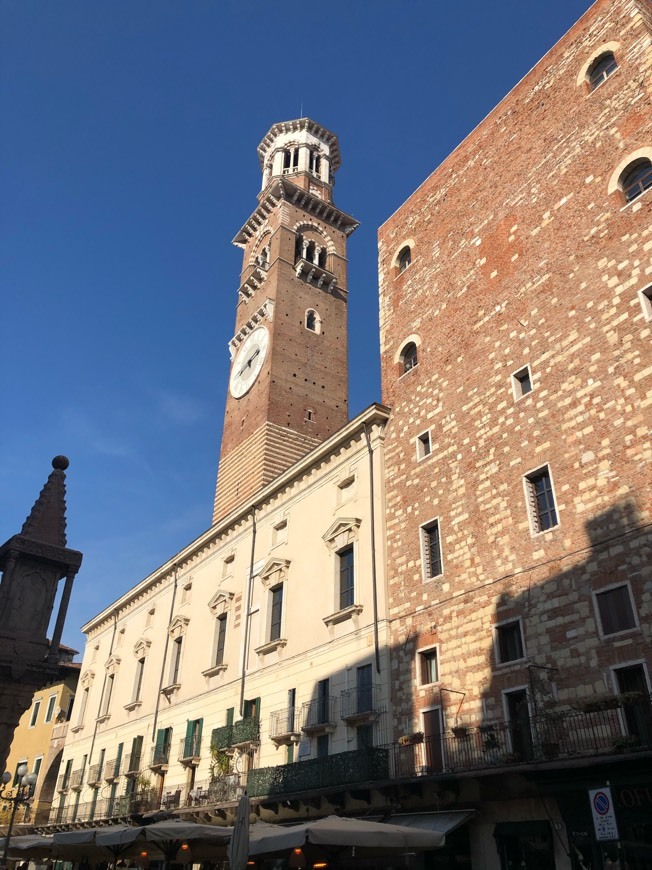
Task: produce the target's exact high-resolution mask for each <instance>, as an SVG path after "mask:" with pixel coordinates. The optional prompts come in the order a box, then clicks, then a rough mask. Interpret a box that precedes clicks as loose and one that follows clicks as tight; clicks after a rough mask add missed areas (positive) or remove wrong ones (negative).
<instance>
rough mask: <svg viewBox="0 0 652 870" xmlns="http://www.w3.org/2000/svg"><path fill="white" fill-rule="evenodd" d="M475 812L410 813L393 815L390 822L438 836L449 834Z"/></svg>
mask: <svg viewBox="0 0 652 870" xmlns="http://www.w3.org/2000/svg"><path fill="white" fill-rule="evenodd" d="M474 813H475V810H450V811H449V812H440V813H412V814H409V815H408V814H406V815H403V814H401V813H398V814H397V815H393V816H392V817H391V819H390V822H391V823H392V824H394V825H404V826H405V827H406V828H421V829H422V830H424V831H435V832H436V833H439V834H450V832H451V831H454V830H455V828H459V826H460V825H463V824H464V823H465V822H468V820H469V819H470V818H471V816H472V815H474Z"/></svg>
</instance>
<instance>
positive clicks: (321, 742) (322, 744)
mask: <svg viewBox="0 0 652 870" xmlns="http://www.w3.org/2000/svg"><path fill="white" fill-rule="evenodd" d="M329 737H330V735H329V734H320V735H319V737H318V738H317V758H328V749H329V746H328V743H329Z"/></svg>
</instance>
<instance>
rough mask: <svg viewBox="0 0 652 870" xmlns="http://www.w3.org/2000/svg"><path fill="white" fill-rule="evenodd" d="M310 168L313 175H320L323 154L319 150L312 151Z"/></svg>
mask: <svg viewBox="0 0 652 870" xmlns="http://www.w3.org/2000/svg"><path fill="white" fill-rule="evenodd" d="M308 168H309V170H310V172H311V173H312V174H313V175H316V176H319V170H320V169H321V156H320V155H319V153H318V152H317V151H311V152H310V158H309V163H308Z"/></svg>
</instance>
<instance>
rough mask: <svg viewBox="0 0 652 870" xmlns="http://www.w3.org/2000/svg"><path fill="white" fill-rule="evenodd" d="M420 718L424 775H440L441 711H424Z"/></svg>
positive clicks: (442, 764) (441, 758)
mask: <svg viewBox="0 0 652 870" xmlns="http://www.w3.org/2000/svg"><path fill="white" fill-rule="evenodd" d="M422 716H423V749H424V755H425V762H426V764H425V767H426V773H441V772H442V770H443V769H444V758H443V753H442V747H441V735H442V727H441V710H426V712H425V713H423V714H422Z"/></svg>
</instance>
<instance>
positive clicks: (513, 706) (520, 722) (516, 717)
mask: <svg viewBox="0 0 652 870" xmlns="http://www.w3.org/2000/svg"><path fill="white" fill-rule="evenodd" d="M505 701H506V704H507V719H508V721H509V735H510V738H511V743H512V752H513V753H514V755H518V757H519V760H522V761H531V760H532V757H533V755H534V753H533V746H532V729H531V728H530V710H529V708H528V703H527V691H526V690H525V689H517V690H516V691H515V692H505Z"/></svg>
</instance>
